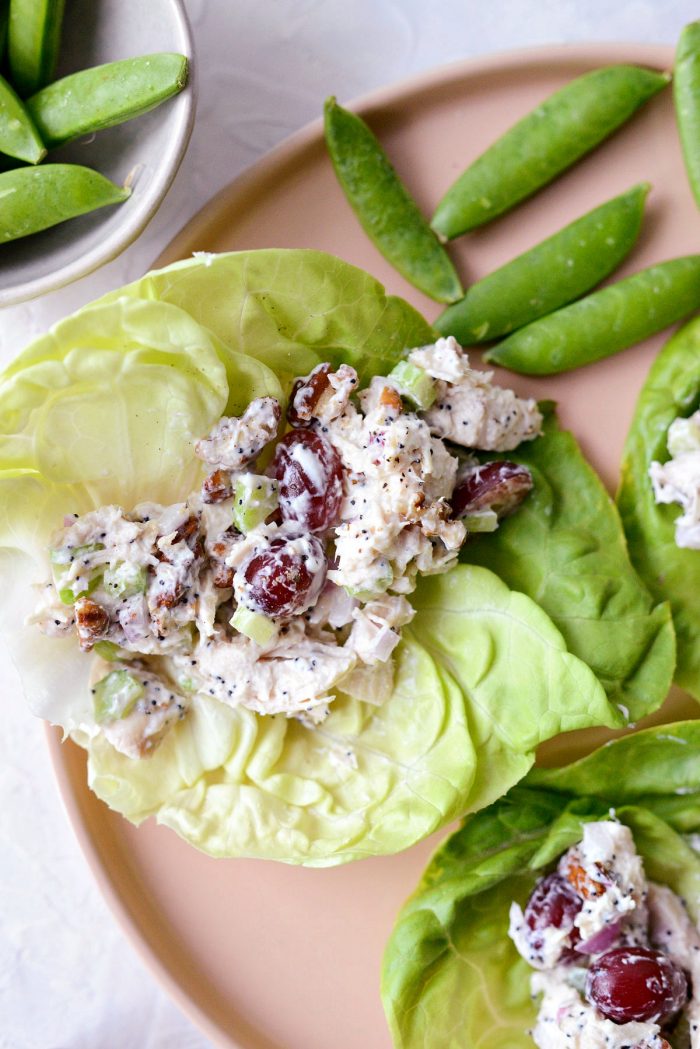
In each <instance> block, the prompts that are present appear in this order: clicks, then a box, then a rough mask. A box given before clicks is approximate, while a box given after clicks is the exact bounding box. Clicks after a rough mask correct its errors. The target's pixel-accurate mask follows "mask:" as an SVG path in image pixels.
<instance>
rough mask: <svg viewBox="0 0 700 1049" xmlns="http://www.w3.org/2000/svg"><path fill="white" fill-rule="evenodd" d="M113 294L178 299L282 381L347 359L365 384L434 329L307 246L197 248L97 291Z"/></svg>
mask: <svg viewBox="0 0 700 1049" xmlns="http://www.w3.org/2000/svg"><path fill="white" fill-rule="evenodd" d="M113 295H119V296H123V295H128V296H133V297H140V298H144V299H157V300H158V301H159V302H170V303H173V304H174V305H175V306H180V307H181V308H182V309H184V310H187V312H188V313H189V314H190V316H192V317H194V319H195V320H197V321H199V323H200V324H203V325H204V327H206V328H208V329H209V330H210V331H211V332H213V333H214V334H215V335H217V336H218V337H219V338H220V339H221V340H222V342H225V343H226V344H227V345H228V346H230V347H231V348H232V349H234V350H237V351H238V352H239V353H245V354H248V355H250V356H251V357H255V358H257V359H258V360H261V361H263V362H264V363H265V364H266V365H268V367H270V368H272V369H273V370H274V371H275V372H276V373H277V375H279V376H280V378H281V379H282V380H283V381H284V380H287V381H288V380H289V379H291V378H293V377H294V376H297V375H305V374H306V373H307V372H309V371H311V369H312V368H314V367H315V366H316V365H317V364H319V363H320V362H321V361H330V362H331V363H332V364H334V365H336V366H337V365H339V364H342V363H345V364H351V365H352V366H353V367H354V368H356V369H357V372H358V375H359V377H360V382H361V383H362V384H364V383H366V382H367V381H368V380H369V379H370V378H371V377H372V376H373V375H386V374H387V372H389V371H391V369H392V368H393V366H394V365H395V364H396V363H397V361H399V360H400V359H401V358H402V356H403V353H404V350H406V349H407V348H409V347H414V346H422V345H426V344H427V343H430V342H433V341H434V339H435V337H436V335H435V332H434V331H433V329H432V328H431V327H430V325H429V324H428V323H427V322H426V321H425V320H424V319H423V317H421V315H420V314H419V313H418V312H417V311H416V310H414V309H413V307H412V306H409V304H408V303H407V302H405V301H404V300H403V299H399V298H396V297H395V296H393V295H386V293H385V292H384V289H383V288H382V286H381V284H379V283H378V282H377V281H376V280H375V279H374V277H371V276H370V275H369V274H368V273H365V272H364V271H363V270H359V269H356V268H355V267H354V266H349V265H348V263H347V262H343V261H342V259H337V258H335V257H334V256H332V255H327V254H325V253H324V252H322V251H312V250H309V249H279V248H270V249H262V250H259V251H240V252H230V253H227V254H222V255H209V254H198V255H196V256H195V257H194V258H192V259H187V260H185V261H184V262H176V263H175V264H174V265H172V266H167V267H166V268H165V269H162V270H155V271H153V272H151V273H148V274H146V276H145V277H143V278H142V279H141V280H138V281H135V282H134V283H133V284H129V285H127V286H126V287H125V288H120V289H119V291H118V292H115V293H112V294H110V295H108V296H107V297H106V300H102V301H108V300H109V299H111V298H112V297H113Z"/></svg>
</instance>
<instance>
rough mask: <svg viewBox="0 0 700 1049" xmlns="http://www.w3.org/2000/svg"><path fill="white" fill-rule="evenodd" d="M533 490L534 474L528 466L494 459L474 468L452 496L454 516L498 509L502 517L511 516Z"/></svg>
mask: <svg viewBox="0 0 700 1049" xmlns="http://www.w3.org/2000/svg"><path fill="white" fill-rule="evenodd" d="M531 488H532V475H531V473H530V471H529V470H528V469H527V467H525V466H519V465H518V463H510V462H507V461H506V460H499V459H497V460H494V461H492V462H490V463H484V465H483V466H477V467H475V468H474V469H473V470H472V471H471V472H470V473H468V474H467V476H466V477H464V478H463V479H462V480H461V481H459V482H458V483H457V485H456V487H455V490H454V492H453V493H452V498H451V500H450V504H451V506H452V512H453V514H454V516H455V517H464V516H465V514H473V513H476V512H477V511H479V510H495V512H496V513H497V514H498V516H499V517H505V516H506V515H507V514H511V513H512V512H513V511H514V510H515V509H517V507H518V506H520V504H521V503H522V501H523V499H524V498H525V496H526V495H527V493H528V492H529V491H530V489H531Z"/></svg>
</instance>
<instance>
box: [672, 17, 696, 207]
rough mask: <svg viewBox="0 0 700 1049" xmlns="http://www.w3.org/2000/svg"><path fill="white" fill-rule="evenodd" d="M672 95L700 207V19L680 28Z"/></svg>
mask: <svg viewBox="0 0 700 1049" xmlns="http://www.w3.org/2000/svg"><path fill="white" fill-rule="evenodd" d="M673 98H674V102H675V106H676V120H677V122H678V133H679V135H680V139H681V146H682V148H683V159H684V161H685V169H686V171H687V173H688V181H689V182H690V188H691V189H692V191H693V196H694V197H695V201H696V203H697V205H698V207H699V208H700V22H691V23H690V25H687V26H685V28H684V29H683V31H682V32H681V35H680V39H679V41H678V47H677V48H676V62H675V66H674V73H673Z"/></svg>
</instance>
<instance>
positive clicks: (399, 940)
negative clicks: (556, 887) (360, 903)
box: [382, 721, 700, 1049]
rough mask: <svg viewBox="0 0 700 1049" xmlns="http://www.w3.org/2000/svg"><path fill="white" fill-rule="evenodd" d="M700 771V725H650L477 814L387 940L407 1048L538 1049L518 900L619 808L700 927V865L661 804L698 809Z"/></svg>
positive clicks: (395, 1019)
mask: <svg viewBox="0 0 700 1049" xmlns="http://www.w3.org/2000/svg"><path fill="white" fill-rule="evenodd" d="M699 766H700V722H697V721H690V722H681V723H678V724H675V725H669V726H662V727H660V728H654V729H647V730H645V731H643V732H638V733H635V734H634V735H631V736H627V737H624V738H622V739H619V740H615V741H613V742H611V743H608V744H606V746H604V747H602V748H600V749H599V750H598V751H596V752H594V753H593V754H591V755H589V756H588V757H586V758H583V759H582V760H580V761H577V762H575V763H574V764H572V765H569V766H566V767H565V768H561V769H533V770H532V771H531V772H530V773H529V774H528V775H527V776H526V777H525V779H524V780H523V781H522V782H521V783H520V784H518V785H516V786H515V787H513V788H512V789H511V790H510V791H509V792H508V794H506V795H505V797H503V798H500V799H499V800H498V801H496V802H495V803H494V804H493V805H491V806H489V808H487V809H485V810H483V811H482V812H478V813H476V814H475V815H474V816H471V817H469V818H467V819H466V821H465V822H464V824H463V825H462V827H461V828H460V829H459V830H458V831H456V833H454V834H452V835H451V836H450V837H449V838H448V839H447V841H446V842H445V843H444V844H443V845H441V846H440V848H439V849H438V850H437V852H436V853H435V855H434V856H433V858H432V860H431V862H430V864H429V866H428V868H427V870H426V871H425V873H424V875H423V877H422V879H421V882H420V884H419V886H418V888H417V889H416V892H415V893H414V895H413V896H412V897H411V898H410V899H409V900H408V902H407V903H406V904H405V906H404V908H403V909H402V911H401V913H400V915H399V917H398V920H397V922H396V926H395V928H394V930H393V932H392V935H391V938H390V940H389V942H388V944H387V948H386V952H385V956H384V963H383V970H382V999H383V1002H384V1007H385V1010H386V1014H387V1019H388V1021H389V1025H390V1027H391V1030H392V1034H393V1037H394V1042H395V1045H396V1046H397V1049H474V1047H475V1046H479V1047H480V1049H506V1047H507V1049H532V1046H533V1042H532V1040H531V1038H530V1037H529V1035H528V1034H527V1030H528V1028H529V1027H531V1026H532V1023H533V1021H534V1019H535V1012H536V1008H535V1005H534V1004H533V1002H532V1001H531V1000H530V995H529V982H530V981H529V978H530V973H531V970H530V968H529V966H528V965H527V964H526V963H525V962H524V961H523V959H522V958H521V957H520V956H519V955H518V953H517V951H516V950H515V947H514V946H513V944H512V942H511V940H510V938H509V937H508V934H507V931H508V912H509V908H510V904H511V902H512V901H514V900H515V901H517V902H518V903H520V905H521V906H522V905H523V904H524V902H525V901H526V899H527V897H528V896H529V894H530V892H531V890H532V887H533V885H534V883H535V881H536V879H537V878H538V877H540V876H541V875H542V874H543V873H545V872H546V871H547V870H548V869H550V868H551V865H552V864H554V863H555V862H556V860H557V859H558V857H559V856H560V855H561V854H562V853H563V852H565V851H566V849H568V848H569V847H570V846H571V845H572V844H574V843H575V842H577V841H579V840H580V838H581V828H582V825H583V824H584V823H586V822H588V821H590V820H599V819H607V818H609V817H610V813H611V811H613V810H614V815H615V816H616V817H617V818H618V819H619V820H620V821H621V822H623V823H626V824H627V825H628V826H629V828H630V830H631V831H632V834H633V836H634V840H635V845H636V847H637V850H638V851H639V853H640V855H641V856H642V858H643V861H644V866H645V869H646V873H647V876H648V877H649V878H651V879H652V880H654V881H658V882H661V883H664V884H666V885H669V886H670V888H672V889H673V890H674V892H677V893H678V894H679V895H681V896H682V897H683V898H684V899H685V900H686V903H687V905H688V909H689V911H690V913H691V915H692V917H693V918H695V919H696V920H697V918H698V902H699V901H700V856H698V854H697V853H696V852H695V851H694V850H693V849H692V848H691V847H690V845H689V844H688V842H687V841H686V840H685V839H684V838H683V837H682V835H681V834H680V833H679V832H678V830H679V829H684V828H683V827H680V828H674V825H672V821H670V820H669V821H666V820H665V819H664V818H663V816H662V815H661V814H660V811H659V809H660V808H662V806H661V805H660V804H659V803H662V802H663V800H664V799H666V800H670V799H673V800H674V801H675V802H677V803H679V805H682V804H685V805H687V807H688V809H689V810H690V811H691V812H695V810H696V809H697V795H698V791H699V789H700V788H699V784H698V773H697V769H698V767H699ZM693 767H694V769H695V772H694V774H693ZM695 819H696V817H695V816H694V817H693V818H692V819H690V820H689V821H688V822H689V824H690V825H695V823H694V821H695ZM680 822H681V823H682V821H680Z"/></svg>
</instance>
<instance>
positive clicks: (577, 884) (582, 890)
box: [563, 860, 605, 900]
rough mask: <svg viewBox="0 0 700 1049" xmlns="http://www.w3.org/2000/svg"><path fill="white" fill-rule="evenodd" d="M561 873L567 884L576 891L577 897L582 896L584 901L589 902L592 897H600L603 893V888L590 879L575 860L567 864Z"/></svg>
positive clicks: (597, 882)
mask: <svg viewBox="0 0 700 1049" xmlns="http://www.w3.org/2000/svg"><path fill="white" fill-rule="evenodd" d="M563 873H564V877H565V878H566V880H567V881H568V882H569V884H570V885H572V886H573V887H574V889H576V892H577V893H578V894H579V896H583V898H584V900H590V899H591V897H592V896H602V894H603V893H604V892H605V886H604V885H602V884H601V883H600V882H599V881H595V880H594V879H593V878H591V876H590V875H589V874H587V873H586V871H585V870H584V869H583V867H582V866H581V865H580V863H576V861H575V860H571V861H570V862H569V863H568V864H567V867H566V870H565V871H564V872H563Z"/></svg>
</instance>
